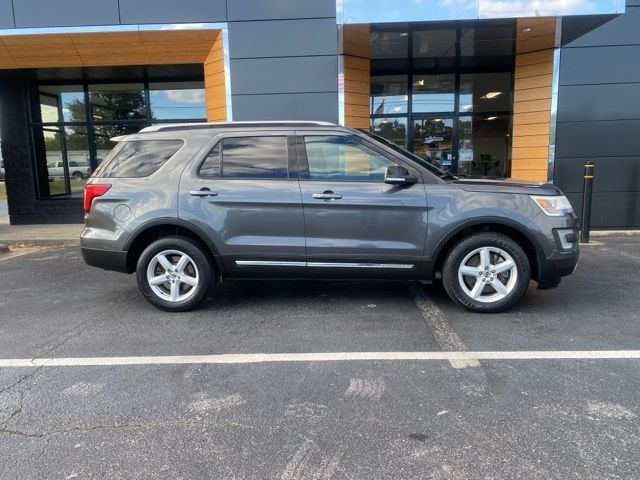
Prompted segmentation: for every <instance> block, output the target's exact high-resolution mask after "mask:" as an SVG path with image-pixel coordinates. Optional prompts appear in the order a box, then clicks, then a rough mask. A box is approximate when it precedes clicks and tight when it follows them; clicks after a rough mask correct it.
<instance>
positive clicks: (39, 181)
mask: <svg viewBox="0 0 640 480" xmlns="http://www.w3.org/2000/svg"><path fill="white" fill-rule="evenodd" d="M185 82H199V83H203V82H204V80H203V79H201V78H193V77H192V76H188V77H184V78H183V77H180V78H178V77H176V78H171V79H156V78H155V77H148V78H146V77H145V78H144V79H143V80H140V79H122V80H121V79H113V80H112V79H109V80H106V79H103V80H87V79H82V80H78V79H75V80H59V81H55V80H54V81H36V82H32V83H30V84H29V85H30V93H29V108H28V109H27V110H28V119H29V139H30V146H31V156H32V164H33V166H34V171H35V172H36V175H35V176H34V182H35V187H36V198H37V199H38V200H57V199H62V200H68V199H71V198H75V195H74V192H72V189H71V183H70V177H69V173H68V165H67V161H66V160H64V159H65V158H67V160H68V157H67V154H66V144H65V143H64V142H65V139H64V137H65V134H66V129H67V128H73V127H84V128H86V130H87V139H88V144H89V145H88V152H89V165H90V169H91V174H93V173H94V172H96V171H98V169H99V167H100V164H99V163H98V159H99V156H98V148H97V144H96V137H97V135H96V127H101V126H110V125H122V126H127V127H129V126H131V127H134V128H136V127H137V129H138V130H140V129H142V128H144V127H147V126H149V125H152V124H163V123H176V121H178V122H180V123H182V122H185V123H199V122H203V123H204V122H206V121H207V120H206V118H193V119H186V118H185V119H154V118H153V117H152V115H151V114H152V111H151V102H150V97H149V91H150V87H149V84H154V83H177V84H182V83H185ZM131 83H135V84H141V85H143V89H142V93H143V97H144V104H145V117H144V118H139V119H129V120H96V119H94V118H93V115H92V112H91V104H90V97H89V86H94V85H95V86H100V85H115V84H131ZM65 86H78V87H80V88H81V89H82V93H83V96H84V118H83V120H74V121H71V120H66V119H65V118H64V114H63V105H62V104H61V102H58V105H57V108H58V121H56V122H45V121H42V119H41V117H40V112H39V109H40V95H41V91H40V89H41V88H42V87H65ZM203 88H204V83H203ZM49 95H51V96H55V95H52V94H49ZM46 128H57V129H59V130H60V137H61V142H62V147H61V150H62V151H63V152H65V153H64V155H63V161H64V163H65V167H64V168H65V191H64V192H63V193H57V194H51V193H50V192H49V194H46V193H45V192H46V191H47V189H48V187H46V188H45V187H44V185H49V181H48V175H47V174H46V165H45V166H44V167H42V166H38V159H37V153H36V152H37V149H36V132H35V129H46ZM115 147H116V145H113V146H112V148H115ZM152 175H153V174H152Z"/></svg>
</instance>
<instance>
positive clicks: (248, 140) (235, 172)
mask: <svg viewBox="0 0 640 480" xmlns="http://www.w3.org/2000/svg"><path fill="white" fill-rule="evenodd" d="M221 143H222V177H223V178H288V176H289V172H288V164H289V157H288V153H287V137H286V136H282V137H232V138H225V139H223V140H222V142H221Z"/></svg>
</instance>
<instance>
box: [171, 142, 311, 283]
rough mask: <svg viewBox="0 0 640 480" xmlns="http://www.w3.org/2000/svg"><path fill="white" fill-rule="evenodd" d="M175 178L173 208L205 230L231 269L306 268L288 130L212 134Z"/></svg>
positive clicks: (286, 272)
mask: <svg viewBox="0 0 640 480" xmlns="http://www.w3.org/2000/svg"><path fill="white" fill-rule="evenodd" d="M201 155H202V156H201V158H199V159H196V160H195V161H194V162H192V164H190V165H189V167H187V169H186V170H185V172H184V173H183V174H182V177H181V180H180V199H179V207H178V209H179V216H180V218H181V219H184V220H187V221H189V222H191V223H192V224H194V225H196V226H197V227H199V228H200V229H201V230H202V231H204V232H206V234H207V235H208V236H209V237H210V239H211V240H212V241H213V243H214V244H215V246H216V248H217V249H218V251H219V253H220V256H221V257H222V261H223V262H224V266H225V269H226V271H227V275H230V276H265V275H266V276H293V277H295V276H304V275H305V273H306V271H305V262H306V258H305V246H304V217H303V211H302V198H301V194H300V188H299V186H298V179H297V172H296V169H295V168H289V167H290V164H291V163H292V162H295V139H294V137H293V134H292V132H281V131H276V132H269V133H264V132H260V133H255V132H247V133H228V134H224V135H221V136H218V137H216V138H215V139H214V140H213V141H212V142H210V144H209V145H208V146H207V149H205V151H204V152H203V153H202V154H201Z"/></svg>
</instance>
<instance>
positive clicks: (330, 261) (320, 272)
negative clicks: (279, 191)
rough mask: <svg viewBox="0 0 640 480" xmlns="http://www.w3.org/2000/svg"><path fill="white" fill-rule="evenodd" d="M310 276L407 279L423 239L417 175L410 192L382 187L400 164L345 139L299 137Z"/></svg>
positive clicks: (423, 205) (423, 203)
mask: <svg viewBox="0 0 640 480" xmlns="http://www.w3.org/2000/svg"><path fill="white" fill-rule="evenodd" d="M296 134H297V139H296V142H297V147H298V161H299V164H300V189H301V192H302V202H303V206H304V219H305V236H306V245H307V262H308V263H307V269H308V272H309V275H311V276H321V277H322V276H332V277H333V276H347V277H367V278H369V277H383V278H389V277H402V278H412V277H415V276H416V275H417V272H418V270H419V267H420V263H421V261H422V255H423V250H424V245H425V241H426V236H427V200H426V192H425V188H424V184H423V183H422V180H421V176H420V174H419V172H417V171H415V170H414V169H412V167H411V166H409V165H404V164H403V165H402V166H405V167H406V168H407V169H409V171H410V173H412V174H413V175H415V176H416V177H417V178H418V182H417V183H414V184H411V185H402V186H397V185H390V184H386V183H385V182H384V177H385V172H386V169H387V167H388V166H392V165H398V164H399V163H398V162H397V161H396V160H395V159H394V158H393V157H391V156H388V154H387V155H385V152H384V150H383V149H380V148H379V147H376V146H375V145H374V144H372V143H369V142H368V141H366V140H365V139H363V138H362V137H360V136H358V135H354V134H349V133H348V132H340V133H336V132H335V131H333V132H330V131H327V132H318V131H307V132H303V131H300V132H296Z"/></svg>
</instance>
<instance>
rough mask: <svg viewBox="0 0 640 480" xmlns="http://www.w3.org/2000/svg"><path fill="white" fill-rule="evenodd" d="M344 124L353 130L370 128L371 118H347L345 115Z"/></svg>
mask: <svg viewBox="0 0 640 480" xmlns="http://www.w3.org/2000/svg"><path fill="white" fill-rule="evenodd" d="M344 124H345V126H347V127H351V128H367V129H368V128H369V126H370V125H369V117H366V118H365V117H347V116H346V115H345V118H344Z"/></svg>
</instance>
